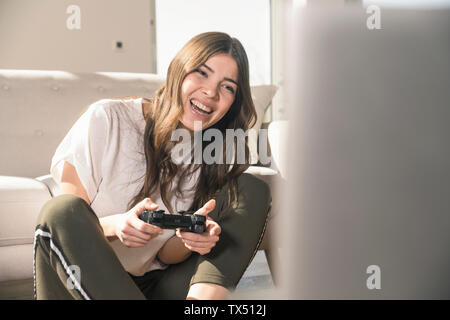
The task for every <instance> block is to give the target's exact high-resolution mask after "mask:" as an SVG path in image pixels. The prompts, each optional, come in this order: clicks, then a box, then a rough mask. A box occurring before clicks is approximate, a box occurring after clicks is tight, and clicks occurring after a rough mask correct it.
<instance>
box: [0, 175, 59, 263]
mask: <svg viewBox="0 0 450 320" xmlns="http://www.w3.org/2000/svg"><path fill="white" fill-rule="evenodd" d="M50 199H51V195H50V192H49V190H48V189H47V187H46V186H45V185H44V184H43V183H42V182H40V181H37V180H35V179H31V178H22V177H10V176H0V247H2V246H11V245H21V244H30V243H33V241H34V229H35V227H36V220H37V217H38V214H39V211H40V210H41V208H42V206H43V205H44V204H45V203H46V202H47V201H48V200H50ZM0 270H1V268H0Z"/></svg>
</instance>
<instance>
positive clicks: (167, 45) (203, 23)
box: [156, 0, 271, 85]
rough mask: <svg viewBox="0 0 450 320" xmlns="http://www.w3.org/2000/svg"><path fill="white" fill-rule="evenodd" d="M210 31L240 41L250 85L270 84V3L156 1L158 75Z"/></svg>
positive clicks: (247, 0) (261, 0)
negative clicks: (185, 47)
mask: <svg viewBox="0 0 450 320" xmlns="http://www.w3.org/2000/svg"><path fill="white" fill-rule="evenodd" d="M207 31H222V32H226V33H228V34H230V35H231V36H232V37H236V38H238V39H239V40H240V41H241V43H242V44H243V46H244V48H245V50H246V52H247V55H248V58H249V63H250V82H251V84H252V85H257V84H270V83H271V61H270V59H271V46H270V43H271V32H270V1H269V0H227V1H223V0H189V1H186V0H156V38H157V72H158V74H161V75H165V74H166V73H167V68H168V67H169V63H170V61H171V60H172V58H173V57H174V56H175V54H176V52H177V51H178V50H179V49H181V47H182V46H183V45H184V44H185V43H186V42H187V41H188V40H189V39H191V38H192V37H193V36H195V35H197V34H199V33H202V32H207Z"/></svg>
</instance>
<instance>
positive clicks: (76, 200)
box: [37, 194, 89, 228]
mask: <svg viewBox="0 0 450 320" xmlns="http://www.w3.org/2000/svg"><path fill="white" fill-rule="evenodd" d="M87 210H89V206H88V204H87V203H86V202H85V201H84V200H83V199H82V198H80V197H77V196H75V195H71V194H64V195H59V196H56V197H54V198H52V199H51V200H49V201H47V203H45V205H44V206H43V207H42V209H41V212H40V213H39V217H38V221H37V224H38V225H41V226H44V225H45V226H47V228H51V227H52V226H58V227H61V226H63V225H69V226H74V224H76V222H77V220H79V218H80V215H82V214H81V213H82V212H85V211H87Z"/></svg>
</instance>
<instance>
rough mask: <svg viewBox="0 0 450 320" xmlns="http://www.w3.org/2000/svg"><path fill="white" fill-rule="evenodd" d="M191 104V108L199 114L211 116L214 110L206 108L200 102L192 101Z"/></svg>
mask: <svg viewBox="0 0 450 320" xmlns="http://www.w3.org/2000/svg"><path fill="white" fill-rule="evenodd" d="M190 102H191V106H192V107H193V108H194V109H195V110H197V111H198V112H201V113H204V114H211V113H212V110H211V109H209V108H208V107H206V106H204V105H203V104H201V103H200V102H198V101H195V102H194V101H192V100H191V101H190Z"/></svg>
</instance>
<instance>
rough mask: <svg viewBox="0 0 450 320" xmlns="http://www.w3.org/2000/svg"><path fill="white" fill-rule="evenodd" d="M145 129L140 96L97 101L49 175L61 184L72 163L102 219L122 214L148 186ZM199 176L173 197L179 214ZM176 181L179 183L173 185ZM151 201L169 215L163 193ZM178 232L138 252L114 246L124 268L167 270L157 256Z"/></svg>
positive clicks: (57, 155)
mask: <svg viewBox="0 0 450 320" xmlns="http://www.w3.org/2000/svg"><path fill="white" fill-rule="evenodd" d="M144 129H145V119H144V116H143V114H142V98H139V99H126V100H111V99H104V100H100V101H97V102H95V103H93V104H92V105H90V106H89V108H88V110H87V111H86V112H85V113H84V114H83V115H82V116H81V117H80V118H79V119H78V120H77V122H76V123H75V124H74V126H73V127H72V128H71V129H70V131H69V132H68V133H67V135H66V136H65V137H64V139H63V141H62V142H61V143H60V145H59V146H58V148H57V150H56V152H55V155H54V156H53V159H52V164H51V168H50V172H51V174H52V176H53V178H54V179H55V181H57V182H58V183H60V182H61V172H62V168H63V164H64V161H67V162H69V163H70V164H72V165H73V166H74V167H75V169H76V171H77V173H78V176H79V177H80V180H81V182H82V184H83V186H84V188H85V189H86V191H87V194H88V197H89V200H90V201H91V207H92V209H93V210H94V212H95V213H96V214H97V216H98V217H99V218H101V217H105V216H108V215H113V214H117V213H124V212H126V211H128V203H129V201H130V200H131V199H132V198H133V197H134V196H135V195H136V194H137V193H138V192H139V190H140V189H141V187H142V185H143V183H144V178H145V154H144V147H143V146H144V144H143V135H144ZM199 172H200V170H197V171H196V172H195V173H194V174H192V175H191V176H190V177H189V178H188V179H187V181H186V183H184V185H183V186H182V187H181V190H182V191H183V198H176V197H172V199H170V204H171V206H172V208H174V211H175V212H176V211H179V210H188V209H189V207H190V206H191V204H192V201H193V198H194V192H195V190H194V186H195V183H196V181H197V179H198V174H199ZM176 183H178V182H177V179H175V181H174V183H173V185H172V186H175V185H176ZM173 189H174V188H172V190H173ZM171 194H174V193H171ZM150 198H151V199H152V200H153V201H154V202H155V203H156V204H158V206H159V207H158V209H162V210H166V213H168V210H167V208H166V206H165V205H164V203H163V202H162V200H161V196H160V194H159V191H158V192H155V193H154V194H152V195H150ZM174 233H175V232H174V231H173V230H164V233H163V234H162V235H160V236H158V237H156V238H155V239H152V240H151V241H150V242H149V243H148V244H147V245H146V246H144V247H140V248H129V247H126V246H125V245H124V244H122V242H121V241H120V240H115V241H112V242H110V245H111V247H112V248H113V249H114V251H115V252H116V254H117V256H118V258H119V260H120V261H121V263H122V265H123V266H124V268H125V270H127V271H128V272H130V273H131V274H134V275H143V274H144V273H146V272H148V271H150V270H155V269H164V268H165V267H166V266H165V265H164V264H162V263H161V262H160V261H159V260H158V259H157V258H156V254H157V253H158V251H159V249H160V248H161V247H162V246H163V245H164V243H165V242H166V241H167V240H168V239H169V238H170V237H172V236H173V235H174Z"/></svg>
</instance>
